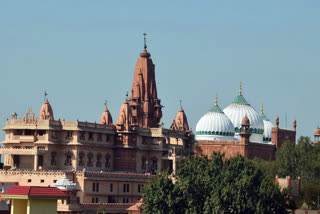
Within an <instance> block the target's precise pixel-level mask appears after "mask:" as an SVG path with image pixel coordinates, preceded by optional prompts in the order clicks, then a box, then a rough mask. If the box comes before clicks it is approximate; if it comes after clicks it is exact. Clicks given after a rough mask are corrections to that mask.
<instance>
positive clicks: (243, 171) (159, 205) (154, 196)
mask: <svg viewBox="0 0 320 214" xmlns="http://www.w3.org/2000/svg"><path fill="white" fill-rule="evenodd" d="M223 160H224V159H223V155H221V154H219V153H213V155H212V157H211V159H208V158H207V157H206V156H200V157H199V156H191V157H188V158H187V159H185V160H183V161H182V162H181V163H180V164H179V169H178V172H177V177H176V183H175V184H173V182H172V180H171V179H170V178H168V175H167V174H162V175H157V176H156V177H155V178H153V179H151V180H150V182H149V185H147V186H146V187H145V188H144V190H143V213H188V214H193V213H194V214H196V213H225V214H227V213H249V214H250V213H287V211H286V207H287V205H286V201H285V195H284V194H283V193H281V192H280V189H279V187H278V186H277V185H276V184H275V183H274V180H273V179H271V178H270V177H268V176H266V175H265V173H264V172H263V170H261V169H259V168H257V167H256V166H255V165H254V164H253V163H251V162H250V161H247V160H245V159H244V158H243V157H241V156H239V155H238V156H236V157H234V158H230V159H229V160H226V161H223Z"/></svg>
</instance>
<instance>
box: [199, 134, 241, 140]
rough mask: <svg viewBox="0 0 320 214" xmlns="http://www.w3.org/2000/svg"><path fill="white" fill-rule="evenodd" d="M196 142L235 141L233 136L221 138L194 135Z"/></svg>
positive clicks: (217, 136) (219, 136) (218, 136)
mask: <svg viewBox="0 0 320 214" xmlns="http://www.w3.org/2000/svg"><path fill="white" fill-rule="evenodd" d="M195 139H196V140H209V141H210V140H212V141H235V140H236V138H234V137H233V136H221V135H196V137H195Z"/></svg>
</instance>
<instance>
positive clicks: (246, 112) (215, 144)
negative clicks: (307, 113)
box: [194, 82, 297, 160]
mask: <svg viewBox="0 0 320 214" xmlns="http://www.w3.org/2000/svg"><path fill="white" fill-rule="evenodd" d="M296 126H297V123H296V120H294V121H293V130H289V129H280V128H279V117H277V118H276V126H274V125H273V124H272V123H271V122H270V120H269V119H268V117H267V116H266V115H265V114H264V112H263V103H261V112H260V115H259V114H258V113H257V111H256V110H255V109H254V108H253V107H252V106H251V105H250V104H249V103H248V102H247V101H246V99H245V98H244V97H243V95H242V87H241V82H240V89H239V95H238V96H236V97H235V98H234V100H233V102H232V103H231V104H230V105H228V106H227V107H226V108H225V109H223V110H221V108H220V107H219V105H218V96H217V95H216V100H215V104H214V106H213V107H212V108H211V109H210V110H209V111H208V112H207V113H206V114H204V115H203V116H202V117H201V118H200V120H199V121H198V123H197V125H196V132H195V140H196V141H195V144H194V152H195V153H196V154H205V155H208V156H210V155H211V154H212V152H213V151H215V152H223V153H225V157H227V158H228V157H230V156H234V155H236V154H241V155H243V156H245V157H247V158H250V159H252V158H255V157H257V158H262V159H265V160H273V159H274V156H275V151H276V149H277V148H279V147H281V145H282V144H283V143H284V142H285V141H289V142H290V143H292V144H295V141H296Z"/></svg>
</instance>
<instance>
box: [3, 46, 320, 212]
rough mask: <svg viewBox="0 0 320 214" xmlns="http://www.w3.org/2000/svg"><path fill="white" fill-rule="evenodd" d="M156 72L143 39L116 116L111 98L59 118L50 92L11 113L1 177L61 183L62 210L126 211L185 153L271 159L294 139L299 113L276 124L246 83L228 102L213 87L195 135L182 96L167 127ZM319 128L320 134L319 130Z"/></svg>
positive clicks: (22, 181) (22, 182)
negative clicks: (288, 123) (87, 117)
mask: <svg viewBox="0 0 320 214" xmlns="http://www.w3.org/2000/svg"><path fill="white" fill-rule="evenodd" d="M155 75H156V72H155V65H154V64H153V61H152V59H151V54H150V53H149V52H148V51H147V45H146V41H145V44H144V49H143V51H142V52H141V53H140V57H139V58H138V60H137V63H136V66H135V69H134V74H133V82H132V89H131V92H130V95H129V94H128V95H127V97H126V99H125V100H124V102H123V104H122V105H121V107H120V110H119V113H118V117H117V118H116V120H114V119H113V116H112V113H111V112H110V111H109V109H108V107H107V102H105V108H104V109H102V114H101V117H100V123H96V122H87V121H78V120H76V121H65V120H60V119H57V118H55V117H54V111H53V110H54V108H53V107H52V103H50V102H49V100H48V99H46V96H45V100H44V103H43V105H42V106H41V107H40V111H39V115H38V117H37V116H36V114H35V113H33V111H32V109H29V110H28V112H27V113H26V114H25V116H24V117H23V118H20V119H18V118H17V114H16V113H13V114H12V118H11V119H8V120H7V121H6V125H5V127H3V130H4V131H5V139H4V141H2V144H3V147H2V148H0V154H2V155H4V169H3V170H0V182H1V183H3V186H10V185H11V184H14V185H19V186H43V187H48V186H53V187H57V188H59V189H61V190H62V191H63V192H64V193H65V194H66V195H67V199H65V200H64V199H59V200H58V205H57V208H58V213H82V212H85V213H97V212H98V213H99V212H100V213H102V212H104V211H107V212H108V213H127V212H128V211H126V209H128V208H129V207H131V206H133V205H134V204H135V203H136V202H137V201H139V200H140V199H141V196H142V189H143V187H144V186H145V185H146V184H147V181H148V179H149V178H150V177H152V176H154V174H156V173H161V172H162V171H164V170H168V172H169V173H172V175H174V174H175V173H176V172H177V168H178V162H179V160H181V159H183V158H185V157H188V156H190V155H194V154H196V155H201V154H205V155H209V156H210V155H211V154H212V152H213V151H216V152H224V153H225V157H226V158H228V157H231V156H234V155H237V154H241V155H243V156H245V157H247V158H255V157H259V158H263V159H266V160H272V159H273V158H274V155H275V152H276V149H277V148H279V147H281V145H282V144H283V143H284V142H285V141H289V142H291V143H295V137H296V121H294V125H293V126H294V128H293V130H287V129H281V128H279V118H278V117H277V119H276V126H274V125H273V124H272V123H271V122H270V120H269V119H268V118H267V116H266V115H265V114H264V111H263V106H261V112H260V115H259V114H258V113H257V112H256V111H255V110H254V109H253V108H252V107H251V106H250V104H249V103H248V102H247V101H246V99H245V98H244V96H243V95H242V86H241V84H240V90H239V94H238V95H237V96H236V97H235V99H234V100H233V102H232V103H231V104H230V105H228V106H227V107H226V108H225V109H223V110H222V109H221V108H220V107H219V105H218V96H217V95H216V100H215V104H214V105H213V107H212V108H211V109H210V110H209V111H208V112H207V113H205V114H204V116H203V117H202V118H201V119H200V120H199V122H198V123H197V126H196V132H195V135H194V134H193V133H192V132H191V130H190V126H189V124H188V119H187V114H186V112H185V111H184V109H183V108H182V105H181V104H180V109H177V114H176V116H175V118H173V120H172V124H171V125H170V127H169V128H165V127H164V126H163V123H162V121H161V118H162V108H163V106H162V105H161V100H160V99H159V98H158V94H157V86H156V77H155ZM45 95H47V94H46V93H45ZM97 119H99V118H97ZM315 136H316V138H315V141H317V142H318V141H319V136H320V131H319V130H318V131H316V132H315ZM8 181H10V183H11V184H7V183H8Z"/></svg>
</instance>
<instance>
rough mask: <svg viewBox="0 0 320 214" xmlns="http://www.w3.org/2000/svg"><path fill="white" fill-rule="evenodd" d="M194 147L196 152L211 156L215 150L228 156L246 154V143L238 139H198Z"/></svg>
mask: <svg viewBox="0 0 320 214" xmlns="http://www.w3.org/2000/svg"><path fill="white" fill-rule="evenodd" d="M194 148H195V149H194V152H195V153H196V154H199V155H200V154H204V155H207V156H208V157H210V156H211V154H212V152H213V151H215V152H220V153H223V152H224V153H225V157H226V158H229V157H231V156H235V155H237V154H240V155H242V156H245V145H244V144H240V143H237V141H216V142H213V141H198V143H196V144H195V146H194Z"/></svg>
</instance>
